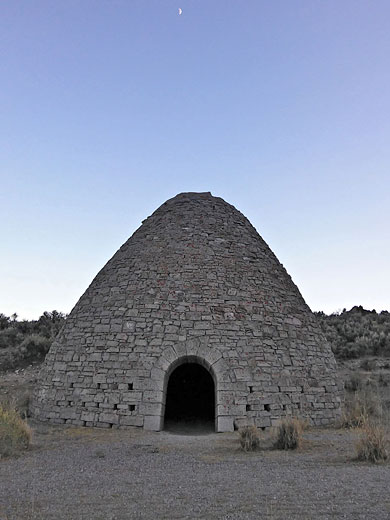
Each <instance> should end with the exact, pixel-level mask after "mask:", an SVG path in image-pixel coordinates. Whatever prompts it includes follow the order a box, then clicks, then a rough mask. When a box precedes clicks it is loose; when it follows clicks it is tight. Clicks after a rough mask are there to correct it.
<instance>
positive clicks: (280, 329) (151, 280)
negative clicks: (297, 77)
mask: <svg viewBox="0 0 390 520" xmlns="http://www.w3.org/2000/svg"><path fill="white" fill-rule="evenodd" d="M184 365H188V366H184ZM183 366H184V367H183ZM193 367H195V368H197V369H198V370H200V371H202V370H203V371H204V374H203V375H204V376H205V377H206V378H207V377H208V378H209V383H207V384H208V385H209V388H211V390H210V392H211V394H210V393H209V394H208V395H209V396H210V395H211V397H205V396H203V397H202V396H201V397H200V399H206V398H207V399H208V400H209V401H208V402H207V403H206V402H204V403H202V401H199V399H198V397H197V398H196V399H198V401H197V405H196V406H197V409H198V408H199V409H200V408H202V406H203V405H204V407H207V408H208V410H211V412H210V413H211V414H212V417H211V418H212V419H213V420H214V421H215V428H216V431H220V432H223V431H231V430H233V429H234V428H237V427H240V426H241V425H244V424H255V425H256V426H258V427H262V428H267V427H269V426H271V425H274V424H276V423H277V422H278V421H279V420H280V419H281V418H283V417H285V416H287V415H298V416H301V417H304V418H307V419H308V420H309V421H310V422H311V423H312V424H315V425H326V424H330V423H332V422H334V421H335V419H337V418H338V417H339V415H340V400H341V399H340V395H341V394H340V391H341V388H339V387H338V384H337V380H336V365H335V359H334V356H333V354H332V352H331V349H330V346H329V344H328V343H327V342H326V340H325V338H324V336H323V334H322V333H321V331H320V329H319V326H318V324H317V321H316V319H315V317H314V316H313V314H312V313H311V311H310V309H309V307H308V306H307V305H306V303H305V301H304V300H303V298H302V296H301V294H300V292H299V290H298V289H297V287H296V286H295V285H294V283H293V282H292V280H291V278H290V276H289V275H288V274H287V272H286V270H285V269H284V268H283V266H282V265H281V264H280V263H279V261H278V260H277V258H276V257H275V255H274V254H273V253H272V251H271V250H270V248H269V247H268V246H267V244H266V243H265V242H264V240H263V239H262V238H261V237H260V236H259V234H258V233H257V231H256V230H255V229H254V227H253V226H252V225H251V224H250V222H249V221H248V220H247V219H246V218H245V217H244V216H243V215H242V214H241V213H240V212H239V211H237V210H236V209H235V208H234V207H233V206H231V205H230V204H228V203H226V202H225V201H224V200H222V199H221V198H218V197H213V196H212V195H211V194H210V193H181V194H179V195H177V196H176V197H174V198H173V199H170V200H168V201H167V202H165V203H164V204H163V205H162V206H161V207H160V208H158V209H157V210H156V211H155V212H154V213H153V215H152V216H150V217H149V218H148V219H146V220H145V221H144V222H143V224H142V226H141V227H140V228H139V229H138V230H137V231H136V232H135V233H134V234H133V236H132V237H131V238H130V239H129V240H128V241H127V242H126V243H125V244H124V245H123V246H122V247H121V248H120V249H119V251H117V253H116V254H115V255H114V256H113V257H112V258H111V260H110V261H109V262H108V263H107V264H106V265H105V266H104V267H103V269H102V270H101V271H100V272H99V273H98V275H97V276H96V278H95V279H94V280H93V282H92V283H91V285H90V286H89V288H88V289H87V290H86V292H85V293H84V294H83V296H82V297H81V298H80V300H79V301H78V303H77V304H76V306H75V307H74V309H73V310H72V312H71V314H70V315H69V317H68V319H67V321H66V324H65V326H64V328H63V330H62V331H61V332H60V334H59V336H58V337H57V338H56V340H55V342H54V343H53V345H52V347H51V349H50V351H49V353H48V355H47V357H46V360H45V364H44V366H43V368H42V371H41V374H40V378H39V384H38V387H37V391H36V393H35V396H34V401H33V407H32V412H33V415H34V416H35V417H36V418H38V419H41V420H44V421H50V422H53V423H71V424H75V425H84V426H101V427H128V426H140V427H143V428H145V429H152V430H160V429H162V428H163V427H164V418H165V412H166V410H167V413H168V408H169V407H170V408H172V409H175V407H176V415H178V416H180V413H182V412H183V410H184V409H183V406H184V407H185V406H186V403H187V402H188V407H191V406H193V403H192V401H191V399H192V396H191V395H190V394H188V395H187V394H186V393H185V392H186V389H185V384H186V381H187V376H188V375H191V370H192V368H193ZM183 368H184V369H186V370H187V372H186V374H187V375H181V376H180V377H178V378H176V380H175V381H176V382H175V384H174V383H173V382H172V386H171V390H170V392H171V394H172V396H171V397H169V399H172V400H173V401H172V402H170V403H169V406H168V402H167V400H168V395H169V391H168V389H169V384H170V380H172V381H173V378H174V374H175V373H177V374H179V375H180V373H179V372H178V370H179V369H183ZM193 373H194V374H195V372H193ZM183 374H184V373H183ZM201 376H202V374H201ZM198 377H200V376H198V375H196V376H194V381H193V382H192V383H196V381H197V380H198ZM202 377H203V376H202ZM181 381H182V383H183V385H184V386H183V387H181V386H180V385H181V384H182V383H181ZM202 381H206V379H204V380H203V379H202ZM203 384H206V383H203V382H202V384H201V385H203ZM191 388H193V387H191ZM187 390H188V389H187ZM196 391H197V392H198V394H199V395H200V394H201V393H202V388H198V389H197V390H196ZM175 393H176V394H179V395H175ZM175 399H179V400H180V399H181V404H180V406H181V408H180V406H179V405H177V403H176V404H175V402H174V400H175ZM186 399H187V401H186ZM183 403H184V404H183ZM177 406H178V407H177ZM195 408H196V407H195ZM180 410H181V411H180ZM184 411H185V410H184ZM183 413H184V412H183ZM191 413H192V412H191V410H190V412H189V416H191ZM194 414H195V413H194ZM179 418H180V417H179Z"/></svg>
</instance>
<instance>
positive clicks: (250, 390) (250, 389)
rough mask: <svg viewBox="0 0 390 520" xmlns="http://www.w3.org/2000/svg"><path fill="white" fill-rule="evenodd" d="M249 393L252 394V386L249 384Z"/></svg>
mask: <svg viewBox="0 0 390 520" xmlns="http://www.w3.org/2000/svg"><path fill="white" fill-rule="evenodd" d="M249 393H250V394H253V386H250V387H249Z"/></svg>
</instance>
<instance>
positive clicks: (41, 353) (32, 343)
mask: <svg viewBox="0 0 390 520" xmlns="http://www.w3.org/2000/svg"><path fill="white" fill-rule="evenodd" d="M50 344H51V340H50V339H49V338H45V337H44V336H41V335H40V334H30V335H29V336H27V337H25V338H24V340H23V341H22V343H21V344H20V352H21V355H22V357H23V359H27V360H30V361H34V360H38V359H42V358H44V357H45V355H46V354H47V352H48V350H49V348H50Z"/></svg>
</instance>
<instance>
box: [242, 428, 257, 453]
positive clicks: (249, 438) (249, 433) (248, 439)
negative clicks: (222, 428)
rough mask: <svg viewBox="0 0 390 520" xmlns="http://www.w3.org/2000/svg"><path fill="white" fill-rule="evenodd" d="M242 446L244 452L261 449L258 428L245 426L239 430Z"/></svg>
mask: <svg viewBox="0 0 390 520" xmlns="http://www.w3.org/2000/svg"><path fill="white" fill-rule="evenodd" d="M238 433H239V435H240V444H241V448H242V449H243V450H244V451H255V450H257V449H259V447H260V432H259V430H258V429H257V428H256V426H244V427H243V428H241V429H240V430H239V432H238Z"/></svg>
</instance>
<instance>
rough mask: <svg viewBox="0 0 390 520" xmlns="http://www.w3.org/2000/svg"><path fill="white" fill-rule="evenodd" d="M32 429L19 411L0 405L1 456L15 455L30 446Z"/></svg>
mask: <svg viewBox="0 0 390 520" xmlns="http://www.w3.org/2000/svg"><path fill="white" fill-rule="evenodd" d="M30 442H31V429H30V427H29V426H28V424H27V422H26V421H25V420H23V419H22V418H21V417H20V415H19V413H18V411H17V410H15V409H13V408H6V407H4V406H2V405H0V456H1V457H7V456H10V455H15V454H17V453H18V452H19V451H21V450H25V449H27V448H28V447H29V446H30Z"/></svg>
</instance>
